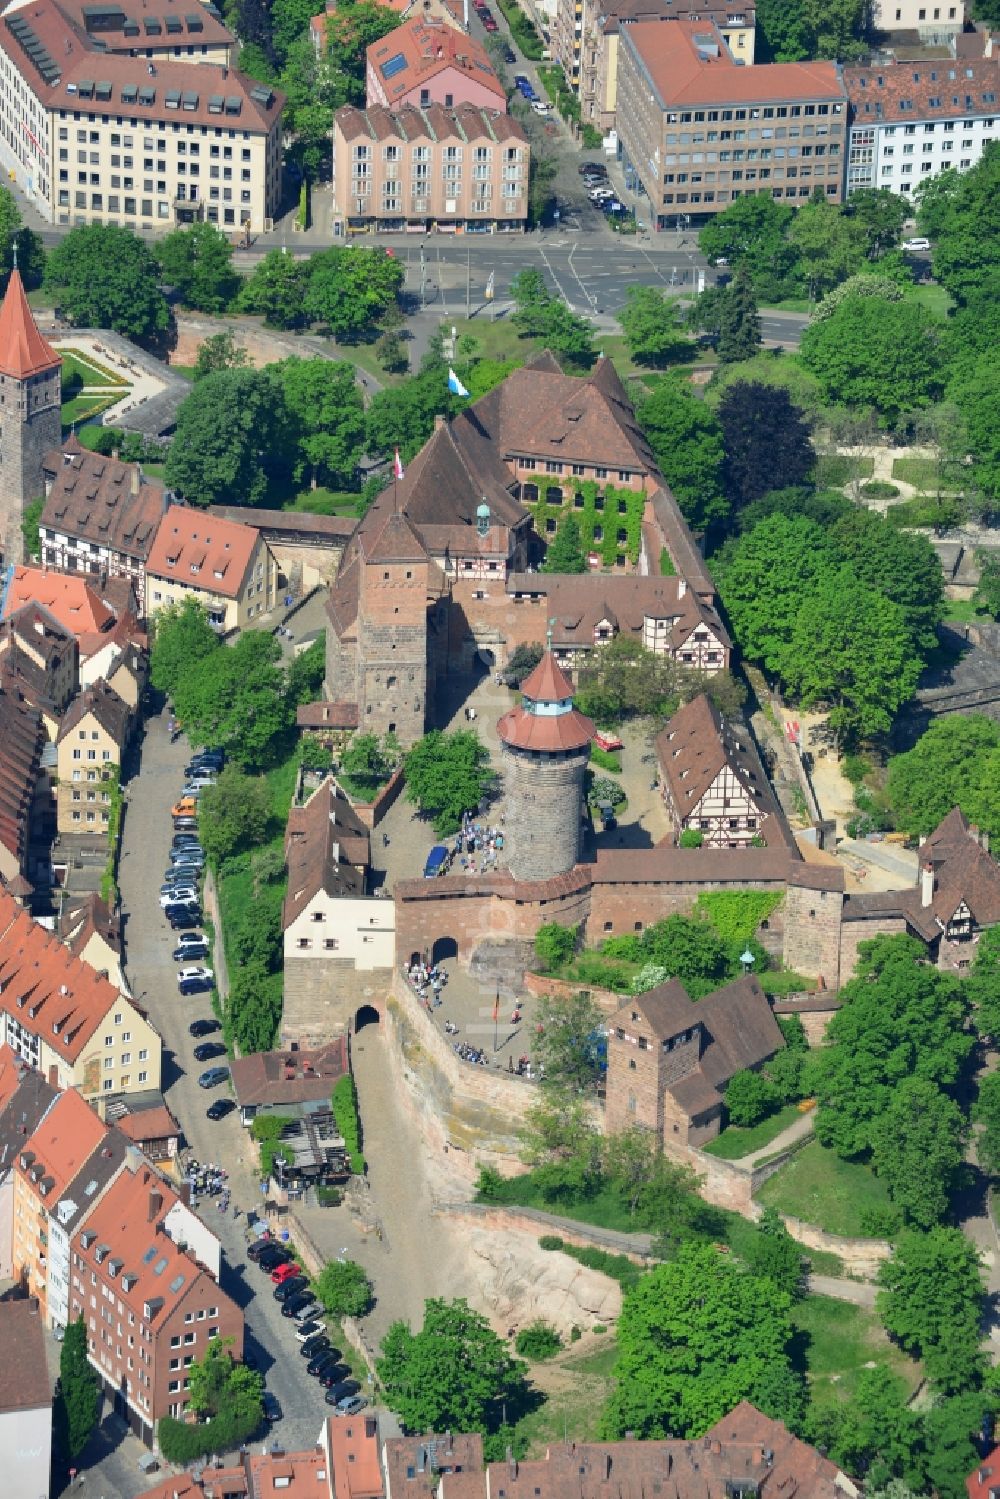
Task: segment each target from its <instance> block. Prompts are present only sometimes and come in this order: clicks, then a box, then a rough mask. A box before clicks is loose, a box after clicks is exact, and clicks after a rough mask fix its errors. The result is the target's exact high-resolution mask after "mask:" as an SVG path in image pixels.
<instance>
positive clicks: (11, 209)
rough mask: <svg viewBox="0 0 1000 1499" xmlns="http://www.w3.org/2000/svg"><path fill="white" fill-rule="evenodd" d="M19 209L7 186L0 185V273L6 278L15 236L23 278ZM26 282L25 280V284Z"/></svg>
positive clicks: (11, 258) (12, 260)
mask: <svg viewBox="0 0 1000 1499" xmlns="http://www.w3.org/2000/svg"><path fill="white" fill-rule="evenodd" d="M20 229H21V210H20V209H19V208H18V206H17V199H16V198H15V197H14V194H13V193H12V192H11V190H10V188H9V187H2V186H0V274H2V275H3V276H4V278H6V277H7V276H8V275H9V274H10V270H11V267H12V266H13V264H14V239H15V237H17V240H18V246H17V261H18V268H19V270H20V272H21V279H22V281H24V280H25V277H24V269H23V267H22V265H21V240H20V235H19V234H18V231H19V230H20ZM27 284H28V283H27V282H25V285H27Z"/></svg>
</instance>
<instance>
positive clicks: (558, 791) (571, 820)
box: [497, 651, 594, 880]
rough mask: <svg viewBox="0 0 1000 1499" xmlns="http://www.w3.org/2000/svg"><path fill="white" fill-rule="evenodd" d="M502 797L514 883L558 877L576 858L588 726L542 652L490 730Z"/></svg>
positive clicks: (550, 658)
mask: <svg viewBox="0 0 1000 1499" xmlns="http://www.w3.org/2000/svg"><path fill="white" fill-rule="evenodd" d="M497 733H498V734H499V736H500V742H501V745H502V748H503V758H504V771H505V776H506V783H507V785H506V790H507V825H506V833H507V839H508V842H509V844H510V852H509V857H508V864H509V867H510V871H511V873H512V874H513V876H514V878H515V879H516V880H547V879H551V878H552V877H553V875H557V874H565V873H566V871H567V870H569V869H572V868H573V865H574V864H575V863H576V862H577V860H578V859H579V857H580V814H581V812H582V810H583V772H584V770H585V768H586V765H587V759H588V757H589V754H590V741H591V740H592V739H593V737H594V725H593V724H592V723H591V721H590V719H589V718H584V716H583V714H582V713H579V712H578V711H577V710H576V708H574V707H573V689H572V687H571V686H570V684H569V681H568V679H567V678H566V676H565V675H564V674H563V672H562V671H561V670H560V669H559V667H558V666H557V665H556V663H555V659H554V658H553V655H552V652H551V651H546V653H545V655H544V656H543V657H542V659H541V661H540V662H539V663H538V665H537V666H536V667H535V669H534V671H533V672H532V673H531V675H530V677H528V678H527V679H526V680H525V682H524V683H523V684H522V686H521V703H520V706H519V707H517V708H512V709H511V711H510V712H509V713H505V714H504V715H503V717H502V718H501V719H500V721H499V722H498V724H497Z"/></svg>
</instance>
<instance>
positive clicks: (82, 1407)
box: [52, 1314, 101, 1462]
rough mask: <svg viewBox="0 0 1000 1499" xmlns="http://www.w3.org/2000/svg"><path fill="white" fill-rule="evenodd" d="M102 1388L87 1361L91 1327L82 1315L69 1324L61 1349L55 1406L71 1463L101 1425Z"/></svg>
mask: <svg viewBox="0 0 1000 1499" xmlns="http://www.w3.org/2000/svg"><path fill="white" fill-rule="evenodd" d="M100 1405H101V1386H100V1381H99V1380H98V1378H97V1374H96V1372H95V1371H94V1369H93V1368H92V1367H91V1365H90V1362H89V1361H88V1359H87V1328H86V1324H85V1322H84V1320H83V1316H82V1314H81V1315H80V1316H79V1317H77V1318H75V1319H74V1320H73V1321H72V1322H70V1323H68V1324H67V1327H66V1333H65V1336H64V1337H63V1341H62V1347H61V1348H60V1350H59V1384H58V1387H57V1390H56V1396H55V1400H54V1402H53V1406H52V1425H53V1430H54V1433H55V1436H56V1440H57V1441H58V1443H59V1446H60V1447H61V1448H62V1450H63V1453H64V1455H65V1457H66V1458H67V1460H68V1461H69V1462H74V1461H75V1460H76V1458H78V1457H79V1456H80V1453H81V1452H82V1451H83V1449H84V1447H86V1445H87V1442H88V1441H89V1440H90V1435H91V1433H92V1432H93V1430H94V1427H95V1426H96V1425H97V1413H98V1411H99V1410H100Z"/></svg>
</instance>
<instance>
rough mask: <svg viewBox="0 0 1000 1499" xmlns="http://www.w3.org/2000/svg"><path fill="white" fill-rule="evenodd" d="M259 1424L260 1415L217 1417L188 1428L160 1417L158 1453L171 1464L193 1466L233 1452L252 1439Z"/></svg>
mask: <svg viewBox="0 0 1000 1499" xmlns="http://www.w3.org/2000/svg"><path fill="white" fill-rule="evenodd" d="M260 1424H261V1418H260V1413H259V1412H254V1414H253V1415H250V1416H232V1415H225V1414H224V1415H218V1416H213V1417H212V1419H211V1420H210V1421H201V1422H199V1423H198V1424H197V1425H195V1426H189V1425H188V1423H187V1422H186V1421H178V1420H175V1418H174V1417H173V1416H162V1417H161V1418H160V1424H159V1427H158V1428H157V1434H158V1436H159V1441H160V1451H161V1452H162V1453H163V1456H164V1457H165V1458H166V1459H167V1462H170V1463H181V1464H186V1463H193V1462H195V1461H196V1460H197V1459H198V1458H199V1457H210V1456H211V1455H212V1454H213V1453H215V1452H232V1451H233V1450H234V1449H235V1448H238V1447H241V1446H242V1445H243V1443H244V1442H248V1441H249V1440H250V1438H251V1437H253V1436H254V1435H255V1434H256V1432H257V1430H258V1428H259V1426H260Z"/></svg>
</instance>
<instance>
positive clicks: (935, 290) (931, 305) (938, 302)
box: [906, 283, 955, 318]
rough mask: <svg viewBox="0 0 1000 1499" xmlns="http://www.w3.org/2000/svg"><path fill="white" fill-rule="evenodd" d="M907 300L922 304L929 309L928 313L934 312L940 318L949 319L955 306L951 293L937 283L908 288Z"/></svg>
mask: <svg viewBox="0 0 1000 1499" xmlns="http://www.w3.org/2000/svg"><path fill="white" fill-rule="evenodd" d="M906 299H907V301H909V302H920V303H921V304H922V305H923V306H924V307H926V308H927V310H928V312H932V313H934V315H935V317H940V318H945V317H947V316H948V313H949V312H950V311H951V309H952V308H953V307H954V305H955V301H954V298H953V297H952V295H951V293H950V292H947V291H945V289H944V287H943V286H938V285H937V284H936V283H930V284H928V285H926V286H910V287H907V289H906Z"/></svg>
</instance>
